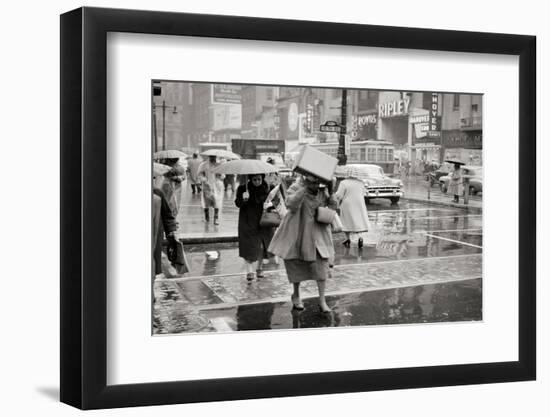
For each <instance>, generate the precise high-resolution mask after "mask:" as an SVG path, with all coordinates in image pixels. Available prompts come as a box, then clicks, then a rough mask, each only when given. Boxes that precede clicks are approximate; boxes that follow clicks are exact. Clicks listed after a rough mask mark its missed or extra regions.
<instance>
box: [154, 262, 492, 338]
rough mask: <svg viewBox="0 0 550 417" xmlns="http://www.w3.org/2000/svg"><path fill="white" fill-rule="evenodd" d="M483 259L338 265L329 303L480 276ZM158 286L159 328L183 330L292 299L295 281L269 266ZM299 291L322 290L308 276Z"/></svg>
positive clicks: (305, 294)
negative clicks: (211, 315) (250, 276)
mask: <svg viewBox="0 0 550 417" xmlns="http://www.w3.org/2000/svg"><path fill="white" fill-rule="evenodd" d="M481 259H482V255H481V254H479V253H478V254H468V255H458V256H446V257H439V258H428V259H426V258H425V259H408V260H398V261H383V262H371V263H360V264H350V265H338V266H335V267H334V271H333V273H332V277H331V278H329V279H328V280H327V283H326V291H327V296H328V297H329V305H330V306H331V308H333V310H335V311H337V312H338V311H339V309H340V310H341V307H342V306H339V303H338V300H337V297H338V296H342V295H350V294H364V293H365V292H372V291H376V290H382V289H397V288H406V287H414V286H419V285H424V286H425V285H437V284H445V283H457V282H465V281H471V280H473V279H479V278H480V277H481V275H482V269H481V267H482V263H481ZM154 292H155V297H156V300H157V302H156V303H155V305H154V313H153V314H154V316H155V318H156V320H157V322H158V324H159V328H160V329H162V330H161V331H159V333H180V332H186V331H215V330H214V329H212V328H209V325H208V322H209V321H208V320H207V319H206V317H207V315H208V312H209V311H215V310H217V311H220V310H223V311H227V309H231V308H238V309H239V310H242V309H243V308H244V306H255V305H258V306H259V305H264V306H265V305H266V303H268V304H273V303H288V301H289V300H290V294H291V286H290V285H289V283H288V280H287V278H286V273H285V271H284V269H283V270H274V271H266V272H265V277H264V278H261V279H256V280H254V281H253V282H252V283H248V282H247V281H246V278H245V276H244V274H243V273H239V274H228V275H224V276H202V277H194V278H181V279H178V278H176V279H157V280H155V283H154ZM301 293H302V298H303V299H304V301H306V302H307V300H308V299H313V300H314V301H315V300H316V298H317V296H318V292H317V287H316V284H315V282H314V281H306V282H304V283H303V285H302V291H301ZM409 295H410V294H409ZM382 301H384V302H387V301H386V300H382ZM409 301H410V300H409ZM285 310H288V311H290V308H288V306H286V307H285ZM355 312H356V311H355ZM356 313H357V312H356ZM205 314H206V316H205ZM210 327H211V326H210ZM218 330H219V329H218ZM226 330H231V329H226Z"/></svg>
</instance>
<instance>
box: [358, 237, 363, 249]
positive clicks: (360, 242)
mask: <svg viewBox="0 0 550 417" xmlns="http://www.w3.org/2000/svg"><path fill="white" fill-rule="evenodd" d="M357 246H359V248H362V247H363V238H362V237H360V238H359V240H358V241H357Z"/></svg>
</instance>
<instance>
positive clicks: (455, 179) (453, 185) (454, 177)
mask: <svg viewBox="0 0 550 417" xmlns="http://www.w3.org/2000/svg"><path fill="white" fill-rule="evenodd" d="M447 192H448V193H449V194H451V195H452V196H453V202H454V203H458V198H459V196H461V195H462V193H463V192H464V186H463V185H462V169H461V168H460V164H455V169H454V171H453V172H452V173H451V179H450V181H449V189H448V190H447Z"/></svg>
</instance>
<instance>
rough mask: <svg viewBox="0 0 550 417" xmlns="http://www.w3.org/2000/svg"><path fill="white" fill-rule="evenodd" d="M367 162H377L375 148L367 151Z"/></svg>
mask: <svg viewBox="0 0 550 417" xmlns="http://www.w3.org/2000/svg"><path fill="white" fill-rule="evenodd" d="M367 152H368V153H367V156H368V158H367V160H368V161H370V162H374V161H376V149H375V148H368V151H367Z"/></svg>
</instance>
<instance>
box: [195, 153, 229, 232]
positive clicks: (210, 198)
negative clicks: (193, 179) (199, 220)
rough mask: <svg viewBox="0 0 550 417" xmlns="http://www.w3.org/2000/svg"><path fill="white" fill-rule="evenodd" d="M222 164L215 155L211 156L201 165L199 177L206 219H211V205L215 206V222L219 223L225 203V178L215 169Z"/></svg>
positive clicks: (207, 220) (206, 220)
mask: <svg viewBox="0 0 550 417" xmlns="http://www.w3.org/2000/svg"><path fill="white" fill-rule="evenodd" d="M219 165H220V164H219V163H218V162H216V157H215V156H209V157H208V160H207V161H204V162H202V163H201V164H200V165H199V170H198V173H197V175H198V177H199V179H200V180H201V183H202V194H201V204H202V208H203V210H204V221H205V222H206V223H208V222H209V221H210V207H212V208H214V224H215V225H218V224H219V216H220V209H221V207H222V204H223V178H224V177H225V176H224V175H220V174H216V173H215V172H214V170H215V169H216V168H217V167H218V166H219Z"/></svg>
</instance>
